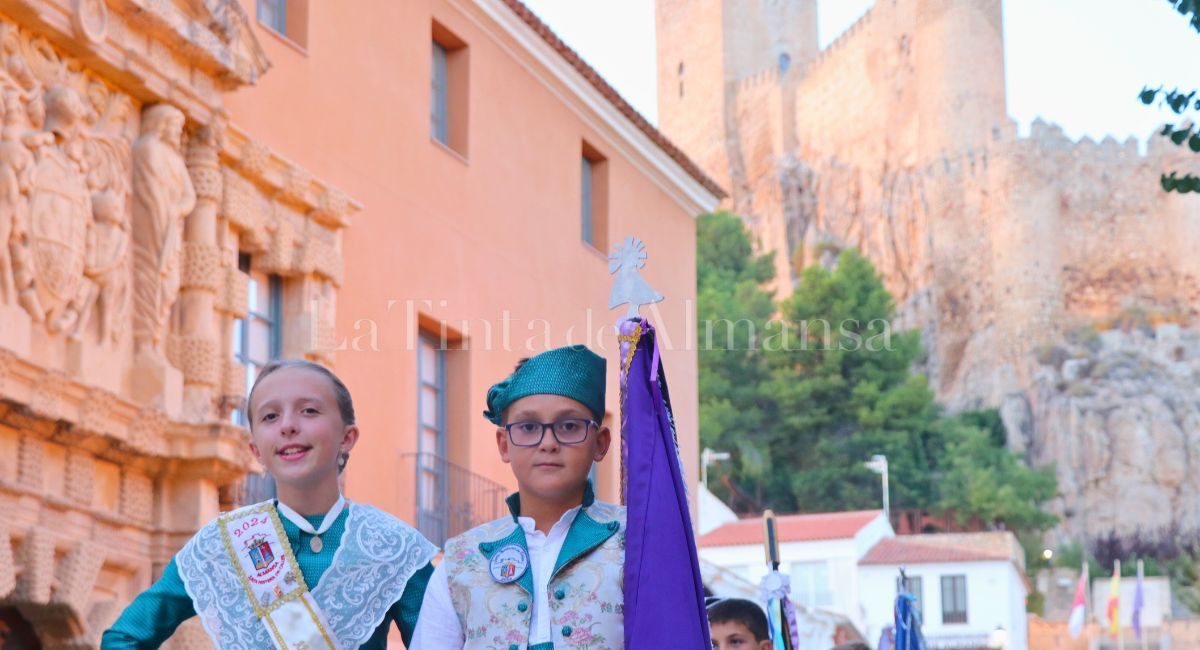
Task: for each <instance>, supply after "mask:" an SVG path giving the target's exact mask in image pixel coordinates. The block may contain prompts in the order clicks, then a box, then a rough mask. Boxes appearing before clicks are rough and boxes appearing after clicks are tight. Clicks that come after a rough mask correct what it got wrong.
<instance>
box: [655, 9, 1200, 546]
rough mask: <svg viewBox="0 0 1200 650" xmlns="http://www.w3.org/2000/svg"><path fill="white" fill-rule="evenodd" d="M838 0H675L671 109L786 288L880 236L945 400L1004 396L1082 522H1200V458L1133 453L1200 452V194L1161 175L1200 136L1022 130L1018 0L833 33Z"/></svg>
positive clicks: (682, 140) (663, 58) (1077, 532)
mask: <svg viewBox="0 0 1200 650" xmlns="http://www.w3.org/2000/svg"><path fill="white" fill-rule="evenodd" d="M816 5H817V0H657V36H658V78H659V89H658V105H659V125H660V128H661V129H662V130H663V132H664V133H666V134H667V135H668V137H670V138H671V139H672V140H673V141H674V142H675V143H677V144H678V145H679V146H680V147H681V148H682V149H683V150H684V151H686V152H687V153H688V155H689V156H691V157H692V159H693V160H695V161H697V163H699V164H700V165H701V166H702V167H703V169H704V170H705V171H706V172H707V173H708V174H710V175H711V176H712V177H713V178H714V179H716V180H717V182H718V183H721V184H722V185H724V186H725V187H726V188H728V189H729V190H730V194H731V196H730V198H729V199H727V204H726V207H728V208H729V209H730V210H732V211H733V212H735V213H736V214H738V215H740V216H742V217H743V219H745V221H746V223H747V224H748V226H749V228H750V229H751V231H752V233H753V235H754V238H755V240H756V242H757V244H758V246H759V247H760V248H761V250H763V251H774V252H775V254H776V255H775V262H776V280H775V286H776V289H777V293H778V294H780V295H783V294H786V293H788V292H789V291H790V289H791V287H792V284H793V282H794V281H795V280H796V279H797V277H798V275H797V270H798V269H802V268H803V267H805V266H809V265H811V264H813V263H819V262H821V261H822V256H823V255H824V254H825V253H826V252H827V251H830V250H837V249H840V248H846V247H854V248H857V249H860V250H861V251H862V252H863V253H864V254H865V255H867V257H869V258H870V259H871V260H872V262H873V263H874V264H875V265H876V267H877V269H878V270H879V272H880V274H881V275H882V276H883V278H884V280H885V283H886V284H887V286H888V288H889V289H890V290H891V291H892V293H893V295H894V296H895V297H896V300H897V304H898V307H899V314H898V320H899V324H900V325H902V326H905V327H918V328H920V329H921V331H922V332H923V335H924V338H925V343H926V348H927V350H928V352H929V360H928V365H927V367H926V368H925V369H926V371H927V372H928V374H929V376H930V381H931V385H932V386H933V388H934V389H935V390H936V391H937V393H938V396H939V398H940V399H941V400H942V402H943V403H945V404H946V405H947V406H948V407H949V408H951V409H952V410H963V409H970V408H982V407H996V408H999V409H1000V411H1001V415H1002V416H1003V419H1004V421H1005V425H1006V427H1007V429H1008V435H1009V445H1010V447H1011V448H1012V449H1014V450H1016V451H1020V452H1023V453H1026V454H1028V456H1029V458H1030V460H1031V461H1032V462H1034V463H1037V464H1041V463H1046V462H1056V463H1057V465H1058V473H1059V484H1060V491H1061V493H1062V496H1061V498H1059V499H1058V500H1057V501H1056V503H1055V504H1053V508H1054V509H1055V510H1056V511H1057V513H1058V514H1059V515H1060V516H1061V517H1062V518H1063V526H1062V527H1061V528H1060V531H1061V532H1062V533H1064V534H1066V535H1070V536H1074V537H1079V536H1092V535H1098V534H1102V533H1104V532H1106V531H1108V530H1114V529H1115V530H1117V531H1118V532H1132V531H1133V530H1135V529H1137V528H1141V529H1143V530H1148V529H1152V530H1159V529H1169V528H1174V529H1176V530H1179V529H1188V530H1200V478H1197V479H1192V478H1186V477H1183V476H1180V477H1179V478H1178V480H1174V479H1163V478H1162V477H1161V476H1156V475H1154V474H1153V473H1152V472H1150V469H1151V468H1147V467H1137V466H1130V467H1128V468H1127V469H1128V470H1129V471H1128V472H1127V473H1122V472H1121V471H1120V469H1121V468H1120V465H1121V464H1122V463H1125V462H1126V458H1127V457H1128V454H1124V453H1123V450H1127V449H1129V448H1132V447H1139V448H1146V447H1147V446H1148V447H1149V449H1150V451H1147V452H1146V453H1150V454H1151V456H1150V457H1149V458H1154V457H1155V454H1157V455H1158V457H1162V455H1164V454H1179V455H1181V457H1182V458H1188V459H1191V460H1190V461H1188V462H1200V451H1196V450H1200V427H1197V426H1196V425H1197V424H1200V414H1198V413H1193V411H1195V408H1194V407H1193V406H1192V404H1194V403H1197V402H1198V400H1197V397H1200V393H1197V391H1196V389H1194V388H1192V387H1191V385H1192V384H1194V383H1195V382H1194V381H1192V380H1191V377H1192V375H1191V372H1192V361H1191V359H1194V358H1200V349H1197V350H1196V354H1195V355H1193V350H1192V347H1193V343H1194V342H1193V340H1192V338H1191V337H1190V335H1188V334H1187V332H1186V330H1183V331H1181V330H1180V329H1179V327H1178V325H1179V324H1183V325H1186V324H1188V323H1191V322H1193V320H1194V318H1195V316H1196V314H1197V308H1198V307H1200V293H1198V291H1197V286H1198V285H1197V279H1198V278H1200V255H1196V254H1195V252H1194V251H1195V250H1196V247H1197V245H1198V244H1200V199H1198V198H1196V197H1195V196H1193V195H1178V194H1166V193H1164V192H1162V191H1161V189H1160V188H1159V184H1158V177H1159V174H1160V173H1161V172H1162V171H1163V170H1166V169H1189V165H1190V166H1191V167H1195V166H1196V163H1195V162H1193V160H1194V157H1192V159H1189V158H1188V156H1187V155H1186V153H1184V152H1180V151H1179V150H1178V149H1176V148H1174V147H1171V146H1170V145H1169V143H1164V142H1162V139H1161V138H1154V139H1152V141H1151V142H1150V144H1149V147H1148V151H1147V153H1146V154H1145V155H1142V154H1140V153H1139V152H1138V148H1137V145H1136V143H1135V142H1134V141H1132V140H1129V141H1126V142H1123V143H1119V142H1116V141H1115V140H1113V139H1111V138H1106V139H1105V140H1104V141H1102V142H1099V143H1097V142H1094V141H1092V140H1090V139H1084V140H1082V141H1078V142H1074V141H1071V140H1069V139H1068V138H1067V137H1066V136H1065V135H1064V134H1063V133H1062V131H1061V129H1059V128H1058V127H1056V126H1052V125H1048V124H1045V123H1043V122H1040V121H1038V122H1035V123H1034V124H1033V126H1032V128H1031V133H1030V134H1029V135H1028V136H1027V137H1021V136H1018V134H1017V130H1016V127H1015V124H1014V123H1013V122H1012V120H1010V119H1009V117H1008V115H1007V111H1006V105H1005V77H1004V39H1003V30H1002V14H1001V2H1000V0H876V3H875V5H874V7H873V8H871V10H870V11H868V12H867V13H866V14H865V15H864V16H863V17H862V18H861V19H860V20H859V21H858V22H857V23H856V24H855V25H854V26H852V27H851V28H850V29H849V30H847V31H846V33H844V34H843V35H841V36H840V37H839V38H838V39H837V40H835V41H834V42H833V43H831V44H830V45H829V46H828V47H827V48H825V49H824V50H819V48H818V45H817V21H816V18H817V15H816V12H817V7H816ZM1136 90H1137V89H1130V97H1131V99H1130V101H1134V100H1133V97H1134V95H1135V93H1136ZM1193 173H1194V172H1193ZM1118 322H1119V323H1123V324H1125V325H1126V328H1125V329H1126V331H1121V330H1119V329H1118V330H1116V332H1115V333H1114V334H1109V333H1107V332H1106V330H1108V329H1109V328H1110V327H1111V326H1112V324H1113V323H1118ZM1131 327H1132V328H1133V329H1132V330H1131ZM1138 327H1140V328H1141V329H1138ZM1085 330H1086V331H1091V332H1093V333H1096V334H1097V336H1095V337H1094V340H1093V341H1092V342H1091V343H1090V344H1086V345H1085V344H1078V345H1077V343H1079V341H1080V334H1079V333H1080V332H1081V331H1085ZM1106 355H1107V356H1106ZM1114 355H1116V356H1114ZM1110 357H1111V358H1110ZM1118 357H1119V358H1121V359H1125V358H1127V357H1128V358H1132V359H1134V362H1131V363H1132V370H1130V372H1131V373H1132V375H1131V377H1132V379H1128V378H1125V377H1124V376H1122V375H1110V374H1108V372H1107V371H1108V370H1111V368H1112V366H1113V363H1115V362H1114V361H1113V359H1117V358H1118ZM1105 364H1107V365H1105ZM1195 367H1196V369H1197V371H1198V372H1200V363H1197V364H1196V366H1195ZM1081 369H1082V370H1081ZM1091 370H1096V372H1091ZM1159 371H1162V372H1163V373H1165V375H1164V376H1165V377H1168V378H1174V379H1172V380H1169V381H1162V382H1152V383H1151V385H1150V387H1149V388H1146V389H1139V390H1133V389H1132V388H1130V387H1129V386H1128V385H1126V384H1128V381H1133V380H1136V379H1138V378H1145V377H1148V376H1157V375H1156V374H1155V373H1158V372H1159ZM1127 379H1128V381H1127ZM1175 379H1178V380H1179V381H1174V380H1175ZM1123 381H1124V382H1126V384H1122V383H1121V382H1123ZM1120 386H1126V390H1124V391H1122V390H1120ZM1101 389H1103V390H1101ZM1110 389H1111V390H1110ZM1193 393H1196V394H1193ZM1099 394H1104V395H1106V396H1107V398H1106V399H1107V400H1108V401H1107V402H1104V403H1099V402H1096V395H1099ZM1151 398H1153V399H1151ZM1089 400H1090V401H1089ZM1147 400H1149V401H1147ZM1064 414H1065V415H1064ZM1127 421H1128V422H1132V424H1129V423H1128V422H1127ZM1139 453H1141V452H1139ZM1129 462H1130V463H1132V461H1129ZM1155 503H1157V504H1159V505H1156V506H1147V505H1145V504H1155ZM1165 503H1170V507H1163V505H1162V504H1165ZM1139 510H1140V511H1139ZM1131 513H1134V514H1131Z"/></svg>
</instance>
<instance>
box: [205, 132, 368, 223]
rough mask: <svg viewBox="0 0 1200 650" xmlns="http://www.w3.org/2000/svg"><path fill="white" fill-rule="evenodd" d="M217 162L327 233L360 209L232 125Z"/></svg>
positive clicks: (348, 219) (343, 195)
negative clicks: (325, 229)
mask: <svg viewBox="0 0 1200 650" xmlns="http://www.w3.org/2000/svg"><path fill="white" fill-rule="evenodd" d="M221 158H222V159H223V161H224V162H225V164H226V165H227V166H229V167H230V168H232V169H235V170H237V171H238V172H239V173H240V174H241V175H242V176H243V177H245V178H246V179H248V180H250V181H251V182H253V183H254V184H255V185H256V186H258V188H259V189H260V190H261V191H262V192H263V194H264V195H265V196H267V197H268V198H270V199H272V200H274V201H279V202H281V203H284V204H286V205H289V206H291V207H293V208H296V209H298V210H299V211H300V212H301V213H302V214H305V215H306V216H308V217H309V218H311V219H312V220H313V221H315V222H316V223H318V224H321V225H322V226H325V227H326V228H329V229H331V230H340V229H342V228H345V227H347V226H349V225H350V217H351V216H352V215H353V214H355V213H357V212H359V211H360V210H362V208H363V206H362V204H361V203H359V202H358V201H356V200H354V199H352V198H350V197H349V196H348V195H347V194H346V193H345V192H343V191H342V190H341V189H339V188H337V187H335V186H334V185H331V184H329V183H327V182H325V181H323V180H321V179H318V178H316V177H314V176H313V175H312V174H311V173H310V172H309V171H308V170H306V169H304V168H303V167H301V166H300V165H298V164H296V163H294V162H292V161H291V160H289V159H287V158H285V157H284V156H282V155H280V154H279V153H277V152H275V151H273V150H271V149H270V148H269V147H267V146H266V145H265V144H263V143H261V142H259V141H257V140H254V139H252V138H250V136H248V135H247V134H246V132H245V131H242V130H241V129H240V128H238V127H237V126H235V125H232V124H231V125H229V127H228V129H227V131H226V133H225V137H224V138H223V139H222V144H221Z"/></svg>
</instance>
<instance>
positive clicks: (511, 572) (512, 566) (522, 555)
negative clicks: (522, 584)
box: [488, 544, 529, 585]
mask: <svg viewBox="0 0 1200 650" xmlns="http://www.w3.org/2000/svg"><path fill="white" fill-rule="evenodd" d="M488 568H489V570H491V572H492V580H495V581H496V582H499V583H500V584H502V585H506V584H508V583H510V582H516V581H517V580H519V579H520V578H521V576H523V575H525V570H526V569H528V568H529V554H528V553H526V552H525V549H523V548H521V547H520V545H518V544H509V545H508V546H505V547H504V548H501V549H500V550H498V551H496V553H495V554H494V555H492V559H491V562H490V564H489V565H488Z"/></svg>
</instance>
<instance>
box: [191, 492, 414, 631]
mask: <svg viewBox="0 0 1200 650" xmlns="http://www.w3.org/2000/svg"><path fill="white" fill-rule="evenodd" d="M256 505H258V504H256ZM253 507H255V506H247V508H253ZM347 507H348V508H349V511H350V513H349V515H347V518H346V532H345V533H343V534H342V542H341V546H340V547H339V548H338V550H337V551H336V552H335V553H334V555H333V563H332V565H331V566H330V567H329V568H328V569H327V570H326V571H325V573H324V574H323V575H322V576H321V579H320V581H319V582H318V583H317V586H316V587H313V586H311V585H309V592H310V593H311V594H312V597H313V598H314V599H315V600H316V602H317V606H318V607H320V608H321V611H323V612H324V613H325V617H326V619H327V621H328V622H329V627H330V628H331V629H330V630H329V632H330V634H331V635H332V636H333V637H334V639H335V640H336V641H337V644H338V647H339V648H345V649H354V648H358V647H359V646H361V645H362V644H363V643H365V642H366V641H367V640H368V639H370V638H371V635H372V634H373V633H374V632H375V629H376V628H377V627H379V624H380V623H381V622H382V621H383V618H384V616H386V615H387V611H388V609H389V608H391V606H392V605H393V604H394V603H395V602H396V601H398V600H400V596H401V595H402V594H403V593H404V587H405V585H406V584H407V583H408V579H409V578H411V577H412V575H413V574H414V573H416V572H417V571H418V570H419V569H421V568H422V567H424V566H425V565H426V564H428V563H429V561H430V560H431V559H433V556H434V555H435V554H436V553H437V548H436V547H435V546H434V545H433V544H431V543H430V542H429V540H427V539H425V538H424V537H423V536H421V534H420V533H418V532H417V531H415V530H413V529H412V528H411V527H410V526H408V525H407V524H405V523H404V522H402V521H400V520H399V519H396V518H395V517H393V516H391V515H389V514H387V513H386V512H384V511H382V510H379V509H378V508H373V507H371V506H368V505H363V504H359V503H350V504H348V506H347ZM234 512H235V513H236V512H239V511H236V510H235V511H234ZM229 514H230V515H232V514H233V513H229ZM226 516H229V515H226ZM218 521H219V520H214V521H212V522H209V523H208V525H206V526H205V527H204V528H202V529H200V532H198V533H196V535H195V536H194V537H192V539H191V540H189V541H188V543H187V544H186V545H184V547H183V549H182V550H180V551H179V554H178V555H177V556H176V557H175V563H176V565H177V566H178V567H179V576H180V578H182V579H183V584H184V587H186V588H187V592H188V596H190V597H191V598H192V604H193V606H195V608H196V614H197V615H198V616H199V617H200V620H201V622H202V623H203V624H204V629H205V631H207V632H208V635H209V636H210V637H212V640H213V644H214V645H215V646H216V647H217V648H219V649H220V650H261V649H262V648H271V647H274V644H273V643H272V641H271V638H270V637H269V636H268V634H267V631H266V628H265V627H264V626H263V625H262V624H261V623H259V621H258V619H257V618H255V616H254V610H253V609H252V608H251V606H250V602H249V600H248V599H247V597H246V591H245V589H244V588H243V587H242V583H241V577H240V576H239V574H238V571H237V569H236V568H235V567H234V566H233V564H232V563H231V562H230V561H229V556H228V554H227V553H226V550H225V546H224V542H222V540H221V532H220V530H219V528H218V526H217V522H218Z"/></svg>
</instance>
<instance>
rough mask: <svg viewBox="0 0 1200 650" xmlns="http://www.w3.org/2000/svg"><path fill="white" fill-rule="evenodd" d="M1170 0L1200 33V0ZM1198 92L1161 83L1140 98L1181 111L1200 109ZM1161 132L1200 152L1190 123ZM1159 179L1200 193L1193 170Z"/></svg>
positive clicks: (1167, 187)
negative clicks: (1171, 88)
mask: <svg viewBox="0 0 1200 650" xmlns="http://www.w3.org/2000/svg"><path fill="white" fill-rule="evenodd" d="M1167 2H1168V3H1170V4H1171V7H1172V8H1174V9H1175V10H1176V11H1178V12H1179V14H1180V15H1182V16H1183V17H1184V18H1186V19H1187V20H1188V23H1189V24H1190V25H1191V26H1192V29H1194V30H1196V32H1197V33H1200V0H1167ZM1197 94H1198V91H1196V90H1192V91H1188V92H1185V91H1182V90H1179V89H1178V88H1176V89H1174V90H1164V89H1163V87H1162V86H1159V87H1158V88H1150V87H1149V86H1144V87H1142V91H1141V92H1140V93H1138V100H1139V101H1140V102H1142V103H1143V104H1145V105H1146V106H1151V105H1153V104H1154V103H1155V102H1158V103H1159V106H1164V107H1167V108H1170V109H1171V110H1172V111H1173V112H1174V113H1175V114H1176V115H1182V114H1183V113H1184V112H1186V111H1188V110H1197V111H1200V100H1197V99H1196V95H1197ZM1159 135H1161V136H1162V137H1164V138H1167V139H1168V140H1170V141H1171V142H1172V143H1173V144H1175V145H1176V146H1183V144H1184V143H1185V142H1186V143H1187V146H1188V148H1189V149H1191V151H1192V153H1200V132H1196V133H1193V132H1192V127H1191V126H1184V127H1182V128H1178V129H1177V128H1175V125H1174V124H1168V125H1167V126H1166V128H1164V129H1163V130H1162V132H1161V133H1160V134H1159ZM1159 183H1160V184H1161V185H1162V188H1163V191H1164V192H1179V193H1180V194H1187V193H1189V192H1197V193H1200V178H1198V177H1196V176H1192V175H1191V174H1185V175H1184V176H1183V177H1182V178H1179V177H1178V172H1171V174H1170V175H1169V176H1168V175H1167V174H1163V175H1162V176H1161V177H1160V178H1159Z"/></svg>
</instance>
